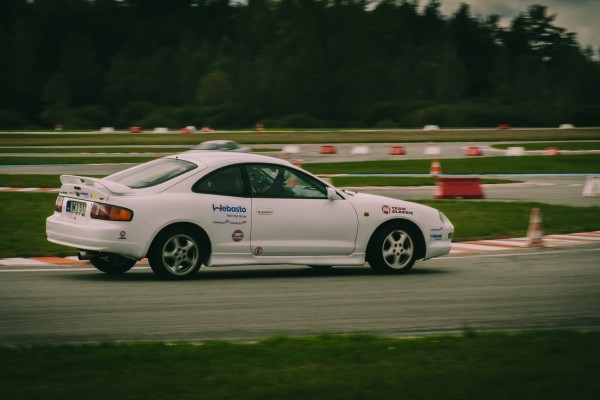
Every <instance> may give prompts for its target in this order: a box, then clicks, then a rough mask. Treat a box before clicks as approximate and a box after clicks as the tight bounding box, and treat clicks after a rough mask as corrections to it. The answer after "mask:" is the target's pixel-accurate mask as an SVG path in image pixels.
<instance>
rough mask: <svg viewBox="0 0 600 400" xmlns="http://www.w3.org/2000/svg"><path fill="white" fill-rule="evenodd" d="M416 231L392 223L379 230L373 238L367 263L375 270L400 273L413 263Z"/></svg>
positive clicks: (415, 253) (415, 254) (415, 257)
mask: <svg viewBox="0 0 600 400" xmlns="http://www.w3.org/2000/svg"><path fill="white" fill-rule="evenodd" d="M417 243H418V242H417V232H416V231H415V230H414V229H413V228H411V227H409V226H406V225H404V224H394V225H390V226H388V227H387V228H385V229H383V230H381V231H380V232H379V233H378V234H377V236H376V237H375V238H374V241H373V244H372V246H371V248H370V251H369V254H368V257H369V265H370V266H371V268H373V269H374V270H375V271H377V272H381V273H385V274H400V273H404V272H407V271H408V270H410V269H411V268H412V266H413V265H414V263H415V261H416V259H417V254H418V249H417Z"/></svg>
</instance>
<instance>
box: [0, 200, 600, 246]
mask: <svg viewBox="0 0 600 400" xmlns="http://www.w3.org/2000/svg"><path fill="white" fill-rule="evenodd" d="M56 197H57V194H55V193H54V194H53V193H14V192H13V193H11V192H8V193H0V203H1V204H2V205H3V214H4V215H6V216H7V218H5V219H4V221H3V223H2V224H1V225H0V243H2V246H1V247H0V258H6V257H33V256H74V255H76V254H77V251H76V250H75V249H72V248H69V247H64V246H59V245H56V244H53V243H50V242H48V241H47V240H46V218H47V217H48V216H50V215H51V214H52V213H53V212H54V202H55V200H56ZM416 202H418V203H422V204H427V205H430V206H432V207H435V208H437V209H439V210H441V211H443V212H444V213H445V214H446V215H447V216H448V217H449V218H450V219H451V220H452V222H453V223H454V225H455V229H456V233H455V236H454V241H455V242H460V241H465V240H477V239H502V238H510V237H523V236H526V234H527V228H528V224H529V216H530V213H531V209H532V208H534V207H537V208H540V210H541V212H542V218H543V227H544V233H545V234H558V233H573V232H588V231H595V230H598V229H599V227H600V207H569V206H560V205H550V204H540V203H512V202H510V203H508V202H491V201H465V200H443V201H442V200H418V201H416ZM15 238H25V239H18V240H17V239H15Z"/></svg>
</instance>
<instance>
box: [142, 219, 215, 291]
mask: <svg viewBox="0 0 600 400" xmlns="http://www.w3.org/2000/svg"><path fill="white" fill-rule="evenodd" d="M203 248H204V246H203V242H202V238H201V237H200V235H199V234H198V233H196V232H195V231H194V230H193V229H189V228H174V229H169V230H167V231H164V232H162V233H160V234H159V235H158V236H157V237H156V239H155V240H154V242H153V243H152V246H151V247H150V251H149V252H148V261H149V262H150V268H152V271H154V273H155V274H156V275H158V276H160V277H161V278H164V279H170V280H183V279H191V278H193V277H194V276H195V275H196V273H197V272H198V270H199V269H200V267H201V266H202V263H203V261H204V259H205V257H203V255H202V250H203Z"/></svg>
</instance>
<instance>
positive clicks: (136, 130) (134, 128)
mask: <svg viewBox="0 0 600 400" xmlns="http://www.w3.org/2000/svg"><path fill="white" fill-rule="evenodd" d="M129 132H130V133H141V132H142V127H141V126H132V127H130V128H129Z"/></svg>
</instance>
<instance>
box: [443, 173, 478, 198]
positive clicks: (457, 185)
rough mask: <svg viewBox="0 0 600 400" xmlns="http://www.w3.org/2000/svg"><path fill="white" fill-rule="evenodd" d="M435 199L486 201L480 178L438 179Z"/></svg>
mask: <svg viewBox="0 0 600 400" xmlns="http://www.w3.org/2000/svg"><path fill="white" fill-rule="evenodd" d="M436 181H437V192H436V193H435V194H434V195H433V198H434V199H484V198H485V194H484V193H483V189H482V188H481V184H480V182H479V178H439V177H438V178H437V179H436Z"/></svg>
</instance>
